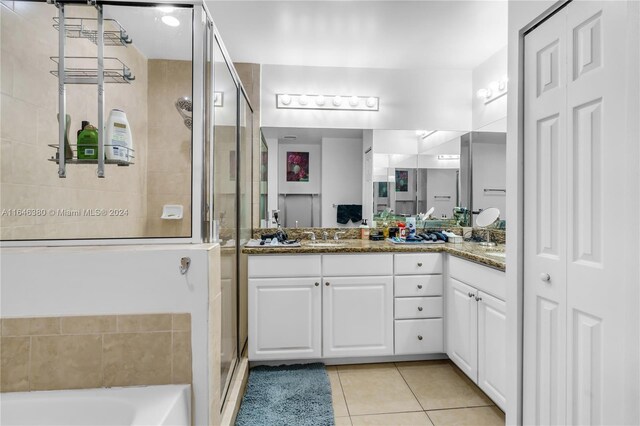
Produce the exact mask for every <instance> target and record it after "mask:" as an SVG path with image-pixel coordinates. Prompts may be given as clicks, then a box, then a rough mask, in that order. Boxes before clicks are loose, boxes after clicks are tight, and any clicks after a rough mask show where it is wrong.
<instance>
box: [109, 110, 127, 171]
mask: <svg viewBox="0 0 640 426" xmlns="http://www.w3.org/2000/svg"><path fill="white" fill-rule="evenodd" d="M105 130H106V135H107V138H106V140H105V145H104V152H105V155H106V157H107V160H116V161H122V162H124V163H130V162H131V160H133V139H132V137H131V127H130V126H129V122H128V121H127V115H126V114H125V113H124V112H123V111H121V110H119V109H112V110H111V113H110V114H109V121H108V122H107V128H106V129H105Z"/></svg>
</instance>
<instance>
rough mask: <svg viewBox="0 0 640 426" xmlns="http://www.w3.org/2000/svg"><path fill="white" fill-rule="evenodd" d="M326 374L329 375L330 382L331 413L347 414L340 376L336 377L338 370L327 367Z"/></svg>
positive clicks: (341, 415)
mask: <svg viewBox="0 0 640 426" xmlns="http://www.w3.org/2000/svg"><path fill="white" fill-rule="evenodd" d="M327 374H328V375H329V381H330V382H331V399H332V400H333V415H334V416H336V417H345V416H349V410H347V403H346V401H345V400H344V394H343V393H342V385H340V377H338V370H336V369H335V367H334V368H333V369H331V368H327Z"/></svg>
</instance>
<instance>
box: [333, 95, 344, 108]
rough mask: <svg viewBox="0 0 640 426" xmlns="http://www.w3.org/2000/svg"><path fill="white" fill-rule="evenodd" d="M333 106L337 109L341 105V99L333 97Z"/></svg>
mask: <svg viewBox="0 0 640 426" xmlns="http://www.w3.org/2000/svg"><path fill="white" fill-rule="evenodd" d="M333 105H334V106H337V107H339V106H340V105H342V97H341V96H334V97H333Z"/></svg>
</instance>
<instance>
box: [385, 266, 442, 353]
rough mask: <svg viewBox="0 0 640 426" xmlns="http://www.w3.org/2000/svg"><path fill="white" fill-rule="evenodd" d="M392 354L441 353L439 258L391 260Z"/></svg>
mask: <svg viewBox="0 0 640 426" xmlns="http://www.w3.org/2000/svg"><path fill="white" fill-rule="evenodd" d="M394 272H395V274H394V287H395V298H394V305H395V316H394V318H395V321H394V328H395V352H394V353H395V354H396V355H412V354H429V353H442V352H444V324H443V310H444V300H443V297H442V296H443V292H442V287H443V282H442V281H443V280H442V255H441V254H440V253H411V254H409V253H398V254H396V255H395V256H394Z"/></svg>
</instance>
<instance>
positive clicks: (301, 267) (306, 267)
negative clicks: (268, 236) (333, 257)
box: [249, 254, 321, 278]
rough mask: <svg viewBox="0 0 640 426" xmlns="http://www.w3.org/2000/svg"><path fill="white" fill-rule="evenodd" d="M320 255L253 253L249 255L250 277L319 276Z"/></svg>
mask: <svg viewBox="0 0 640 426" xmlns="http://www.w3.org/2000/svg"><path fill="white" fill-rule="evenodd" d="M320 271H321V261H320V255H319V254H316V255H308V254H293V255H282V254H276V255H264V254H260V255H253V256H249V278H281V277H317V276H320Z"/></svg>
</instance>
